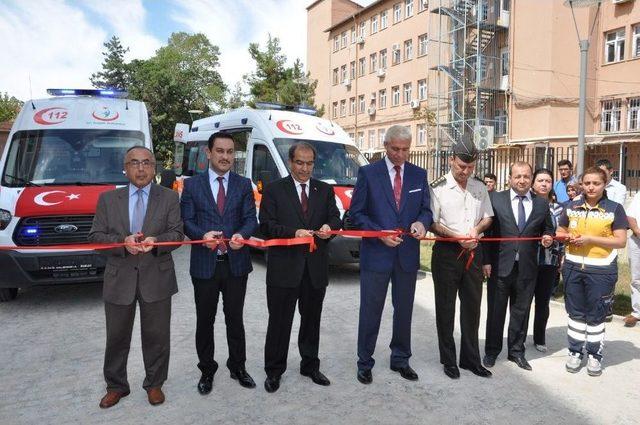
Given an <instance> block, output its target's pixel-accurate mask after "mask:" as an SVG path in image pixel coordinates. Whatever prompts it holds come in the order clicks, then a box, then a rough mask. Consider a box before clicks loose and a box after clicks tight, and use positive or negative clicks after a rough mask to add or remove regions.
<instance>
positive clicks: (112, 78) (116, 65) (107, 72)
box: [90, 35, 129, 89]
mask: <svg viewBox="0 0 640 425" xmlns="http://www.w3.org/2000/svg"><path fill="white" fill-rule="evenodd" d="M103 46H104V47H105V48H106V50H105V51H104V52H102V56H104V60H103V61H102V71H99V72H96V73H94V74H91V78H90V81H91V84H93V86H94V87H96V88H114V89H125V88H126V87H127V85H128V84H127V83H128V76H129V69H128V67H127V64H126V63H125V62H124V55H125V54H126V53H127V52H128V51H129V48H126V49H125V48H124V47H122V44H121V43H120V39H119V38H118V37H116V36H115V35H114V36H113V37H111V39H110V40H109V41H107V42H106V43H104V44H103Z"/></svg>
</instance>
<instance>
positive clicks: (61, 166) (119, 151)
mask: <svg viewBox="0 0 640 425" xmlns="http://www.w3.org/2000/svg"><path fill="white" fill-rule="evenodd" d="M10 143H11V145H10V148H9V153H8V155H7V161H6V164H7V165H6V166H5V169H4V170H3V175H2V185H4V186H13V187H16V186H17V187H21V186H28V185H65V184H66V185H73V184H86V185H91V184H116V185H117V184H126V183H127V182H128V180H127V178H126V176H125V175H124V174H123V171H122V170H123V160H124V156H125V153H126V151H127V149H129V148H130V147H131V146H134V145H143V144H144V135H143V133H141V132H139V131H127V130H86V129H84V130H29V131H19V132H17V133H15V134H14V135H13V138H12V140H11V142H10Z"/></svg>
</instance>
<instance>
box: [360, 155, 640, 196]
mask: <svg viewBox="0 0 640 425" xmlns="http://www.w3.org/2000/svg"><path fill="white" fill-rule="evenodd" d="M450 156H451V152H450V151H448V150H441V151H435V150H431V151H412V152H411V154H410V156H409V162H412V163H413V164H416V165H418V166H420V167H422V168H425V169H426V170H427V173H428V177H429V181H432V180H435V179H436V178H438V177H439V176H441V175H443V174H445V173H447V172H448V171H449V158H450ZM365 157H366V158H367V159H368V160H369V161H370V162H373V161H377V160H379V159H382V158H383V157H384V152H375V153H365ZM602 158H606V159H608V160H609V161H611V163H612V164H613V167H614V170H615V172H614V177H615V178H616V179H617V180H619V181H620V182H621V183H623V184H626V185H627V189H628V190H629V192H631V193H635V192H637V190H638V188H639V186H640V145H639V146H638V147H636V146H635V145H634V146H632V145H621V144H612V145H601V146H591V147H588V148H587V150H586V152H585V168H586V167H590V166H592V165H594V164H595V162H596V161H597V160H598V159H602ZM562 159H568V160H569V161H571V162H572V163H574V164H575V161H576V159H577V147H576V146H561V147H551V146H535V147H532V146H524V147H523V146H505V147H500V148H498V149H492V150H486V151H482V152H480V155H479V156H478V160H477V163H476V175H477V176H478V177H479V178H482V177H483V176H484V174H485V173H492V174H495V175H496V177H497V178H498V181H497V189H498V190H502V189H506V188H507V185H508V181H509V166H510V165H511V164H512V163H514V162H516V161H524V162H528V163H529V164H531V166H532V167H533V169H534V170H537V169H539V168H548V169H549V170H551V171H552V172H553V175H554V178H556V176H558V175H559V173H558V165H557V163H558V161H560V160H562Z"/></svg>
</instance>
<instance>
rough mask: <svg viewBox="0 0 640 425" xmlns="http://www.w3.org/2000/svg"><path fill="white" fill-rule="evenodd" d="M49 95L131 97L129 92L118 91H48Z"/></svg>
mask: <svg viewBox="0 0 640 425" xmlns="http://www.w3.org/2000/svg"><path fill="white" fill-rule="evenodd" d="M47 94H50V95H51V96H97V97H115V98H118V99H122V98H125V97H127V96H129V92H127V91H126V90H117V89H47Z"/></svg>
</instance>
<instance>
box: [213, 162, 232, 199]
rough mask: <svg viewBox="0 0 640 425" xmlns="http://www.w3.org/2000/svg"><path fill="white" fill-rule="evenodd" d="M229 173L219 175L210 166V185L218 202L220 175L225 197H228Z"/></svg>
mask: <svg viewBox="0 0 640 425" xmlns="http://www.w3.org/2000/svg"><path fill="white" fill-rule="evenodd" d="M229 173H230V171H227V172H226V173H224V174H223V175H221V176H220V175H218V173H216V172H215V171H213V170H212V169H211V168H209V186H211V193H213V200H214V201H215V202H216V203H217V202H218V188H219V187H220V182H218V177H222V186H223V187H224V195H225V199H226V198H227V194H228V193H229V192H228V189H229Z"/></svg>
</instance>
